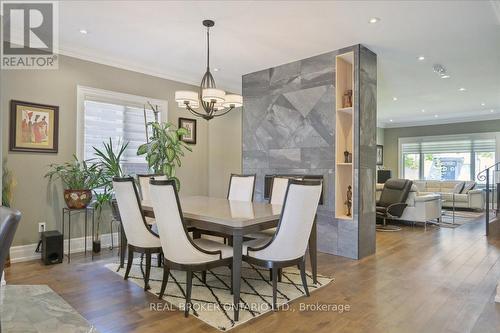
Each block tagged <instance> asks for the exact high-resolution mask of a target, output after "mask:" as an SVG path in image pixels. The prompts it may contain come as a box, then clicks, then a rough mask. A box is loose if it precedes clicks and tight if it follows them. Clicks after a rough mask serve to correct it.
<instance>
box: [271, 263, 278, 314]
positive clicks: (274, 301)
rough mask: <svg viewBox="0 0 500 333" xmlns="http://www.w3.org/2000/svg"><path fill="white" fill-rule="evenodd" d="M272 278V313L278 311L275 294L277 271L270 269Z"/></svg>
mask: <svg viewBox="0 0 500 333" xmlns="http://www.w3.org/2000/svg"><path fill="white" fill-rule="evenodd" d="M271 272H272V276H273V311H276V310H277V309H278V307H277V305H276V294H277V290H278V269H277V268H271Z"/></svg>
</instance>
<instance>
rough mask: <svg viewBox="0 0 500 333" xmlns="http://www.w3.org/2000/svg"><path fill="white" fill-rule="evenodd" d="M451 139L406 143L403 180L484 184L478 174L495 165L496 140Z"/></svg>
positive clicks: (402, 149) (403, 150)
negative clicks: (461, 181) (468, 181)
mask: <svg viewBox="0 0 500 333" xmlns="http://www.w3.org/2000/svg"><path fill="white" fill-rule="evenodd" d="M448 140H449V139H448ZM448 140H447V141H435V142H408V143H403V144H402V145H401V151H402V154H401V165H402V167H401V172H402V177H403V178H407V179H413V180H442V181H446V180H463V181H467V180H475V181H477V182H478V183H484V180H483V181H481V180H478V179H477V174H478V173H479V172H480V171H482V170H484V169H486V168H488V167H490V166H492V165H494V164H495V140H493V139H480V140H472V139H470V140H463V139H462V140H456V141H448ZM409 141H410V140H409Z"/></svg>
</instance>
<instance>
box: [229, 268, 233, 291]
mask: <svg viewBox="0 0 500 333" xmlns="http://www.w3.org/2000/svg"><path fill="white" fill-rule="evenodd" d="M229 270H230V271H231V295H232V294H233V266H232V265H229Z"/></svg>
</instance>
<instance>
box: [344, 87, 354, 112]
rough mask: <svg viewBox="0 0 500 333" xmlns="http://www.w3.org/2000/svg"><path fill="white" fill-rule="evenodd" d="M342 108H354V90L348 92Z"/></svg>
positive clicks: (345, 94)
mask: <svg viewBox="0 0 500 333" xmlns="http://www.w3.org/2000/svg"><path fill="white" fill-rule="evenodd" d="M342 107H344V108H350V107H352V90H351V89H349V90H346V92H345V93H344V96H343V97H342Z"/></svg>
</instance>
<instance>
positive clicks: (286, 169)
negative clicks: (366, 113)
mask: <svg viewBox="0 0 500 333" xmlns="http://www.w3.org/2000/svg"><path fill="white" fill-rule="evenodd" d="M359 50H360V46H359V45H356V46H353V47H349V48H345V49H342V50H338V51H333V52H329V53H325V54H321V55H318V56H314V57H311V58H307V59H303V60H300V61H295V62H292V63H289V64H284V65H281V66H277V67H273V68H269V69H265V70H262V71H258V72H255V73H250V74H246V75H244V76H243V103H244V108H243V138H242V145H243V149H242V150H243V152H242V159H243V172H244V173H255V174H257V181H256V188H255V199H256V200H258V201H263V200H264V199H263V194H264V176H265V175H266V174H280V173H282V174H309V175H323V176H324V189H323V194H324V202H323V205H321V206H320V207H319V209H318V249H319V251H321V252H326V253H331V254H338V255H343V256H347V257H350V258H358V252H359V251H358V239H357V238H358V230H359V229H358V225H357V223H356V222H357V221H350V222H347V224H346V222H342V221H337V220H336V219H334V216H335V212H334V210H335V204H334V199H335V198H334V196H335V177H334V172H335V157H334V156H335V56H336V55H337V54H341V53H345V52H350V51H354V52H355V59H358V58H356V57H359ZM354 67H355V71H356V70H358V69H357V66H356V65H355V66H354ZM375 69H376V66H375ZM375 75H376V72H375ZM375 83H376V78H375ZM362 86H363V85H362ZM375 87H376V86H375ZM375 96H376V94H375ZM375 119H376V113H375ZM365 125H367V126H371V124H368V122H367V123H366V124H365ZM367 131H373V133H375V132H376V123H375V122H373V130H371V129H370V130H368V129H363V132H365V133H366V132H367ZM358 133H359V131H358ZM374 138H375V136H374ZM355 140H356V139H355ZM362 141H363V143H364V140H362ZM375 145H376V143H374V144H373V149H375ZM358 161H359V160H358ZM373 169H375V159H373ZM356 174H357V171H356V170H355V175H356ZM356 179H357V178H355V180H356ZM373 187H374V184H373ZM354 188H355V189H356V188H357V186H356V184H354ZM373 206H374V203H373ZM370 209H371V205H370ZM373 210H374V207H373ZM374 223H375V220H373V225H374ZM373 228H374V227H373ZM373 239H374V236H373Z"/></svg>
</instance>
